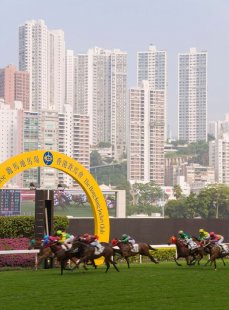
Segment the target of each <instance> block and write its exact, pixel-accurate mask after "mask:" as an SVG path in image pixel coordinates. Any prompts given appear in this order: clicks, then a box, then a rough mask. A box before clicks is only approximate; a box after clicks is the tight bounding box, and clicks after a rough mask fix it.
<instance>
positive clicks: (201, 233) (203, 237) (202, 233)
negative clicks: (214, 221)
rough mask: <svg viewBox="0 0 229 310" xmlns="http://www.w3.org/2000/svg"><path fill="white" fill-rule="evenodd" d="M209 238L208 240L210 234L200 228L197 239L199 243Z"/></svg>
mask: <svg viewBox="0 0 229 310" xmlns="http://www.w3.org/2000/svg"><path fill="white" fill-rule="evenodd" d="M209 238H210V234H209V233H208V232H207V231H205V230H204V229H203V228H201V229H200V230H199V237H198V239H199V241H204V240H208V239H209Z"/></svg>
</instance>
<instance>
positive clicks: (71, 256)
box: [28, 239, 96, 270]
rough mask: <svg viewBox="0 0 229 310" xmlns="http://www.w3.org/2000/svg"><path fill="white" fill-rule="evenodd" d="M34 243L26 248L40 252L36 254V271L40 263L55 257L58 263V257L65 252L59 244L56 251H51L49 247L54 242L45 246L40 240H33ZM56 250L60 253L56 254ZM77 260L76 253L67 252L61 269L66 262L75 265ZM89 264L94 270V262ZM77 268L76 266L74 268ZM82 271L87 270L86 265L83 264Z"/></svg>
mask: <svg viewBox="0 0 229 310" xmlns="http://www.w3.org/2000/svg"><path fill="white" fill-rule="evenodd" d="M34 241H35V242H31V241H30V245H29V247H28V249H29V250H31V249H38V250H40V252H39V253H38V259H37V261H36V262H35V266H34V268H35V269H36V270H37V268H38V266H39V265H40V264H41V262H42V261H44V260H45V259H47V258H55V257H57V261H58V262H60V259H59V256H61V255H64V253H65V250H63V249H62V247H61V244H59V246H58V248H56V249H55V250H56V251H53V250H52V249H51V245H53V244H54V243H55V242H51V241H50V242H49V243H48V244H47V245H44V244H43V241H42V240H41V239H38V240H34ZM57 250H61V252H59V253H58V255H56V254H57V252H58V251H57ZM78 258H79V255H78V254H77V253H71V252H70V251H69V252H67V257H66V260H65V265H64V266H63V268H64V269H65V267H66V264H67V261H68V260H70V261H71V262H72V263H73V264H74V265H76V260H77V259H78ZM91 264H92V265H93V266H94V268H96V265H95V263H94V261H92V262H91ZM76 267H77V266H76ZM83 267H84V269H85V270H87V267H86V264H84V266H83Z"/></svg>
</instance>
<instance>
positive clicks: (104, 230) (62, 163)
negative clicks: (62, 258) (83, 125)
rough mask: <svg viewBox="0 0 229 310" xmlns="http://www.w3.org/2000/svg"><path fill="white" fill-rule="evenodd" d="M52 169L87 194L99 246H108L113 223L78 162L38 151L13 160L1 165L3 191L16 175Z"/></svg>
mask: <svg viewBox="0 0 229 310" xmlns="http://www.w3.org/2000/svg"><path fill="white" fill-rule="evenodd" d="M36 167H51V168H55V169H58V170H61V171H63V172H65V173H67V174H69V175H70V176H71V177H72V178H73V179H74V180H75V181H76V182H77V183H78V184H79V185H80V186H81V187H82V189H83V190H84V192H85V194H86V195H87V198H88V201H89V202H90V204H91V206H92V211H93V215H94V231H95V234H96V235H98V236H99V241H100V242H109V236H110V222H109V215H108V210H107V206H106V202H105V199H104V197H103V194H102V192H101V190H100V188H99V186H98V184H97V182H96V181H95V179H94V178H93V177H92V175H91V174H90V173H89V172H88V171H87V170H86V169H85V168H84V167H83V166H82V165H80V164H79V163H78V162H77V161H76V160H74V159H72V158H70V157H68V156H66V155H64V154H62V153H59V152H54V151H47V150H36V151H31V152H26V153H22V154H19V155H17V156H14V157H12V158H10V159H8V160H6V161H5V162H3V163H2V164H0V188H1V187H2V186H3V185H4V184H5V183H6V182H8V181H9V180H10V179H11V178H13V177H14V176H15V175H16V174H17V173H19V172H22V171H24V170H28V169H31V168H36Z"/></svg>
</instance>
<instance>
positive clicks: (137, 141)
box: [127, 81, 165, 185]
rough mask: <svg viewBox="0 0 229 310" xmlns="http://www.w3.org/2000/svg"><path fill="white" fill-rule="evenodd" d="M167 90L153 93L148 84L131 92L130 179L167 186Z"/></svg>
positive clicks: (133, 181)
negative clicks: (165, 135)
mask: <svg viewBox="0 0 229 310" xmlns="http://www.w3.org/2000/svg"><path fill="white" fill-rule="evenodd" d="M164 95H165V93H164V91H159V90H152V89H150V87H149V82H148V81H143V82H142V87H141V88H140V87H138V88H132V89H130V91H129V109H128V117H127V119H129V124H128V141H129V143H128V147H127V150H128V152H127V158H128V160H127V162H128V180H129V182H130V183H148V182H150V181H154V182H155V183H156V184H158V185H164V171H165V164H164V138H165V137H164V134H165V131H164V125H165V110H164V102H165V98H164Z"/></svg>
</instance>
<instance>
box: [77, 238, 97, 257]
mask: <svg viewBox="0 0 229 310" xmlns="http://www.w3.org/2000/svg"><path fill="white" fill-rule="evenodd" d="M98 239H99V237H98V236H97V235H90V234H87V233H86V234H83V235H81V236H80V237H79V240H80V241H83V242H85V243H87V244H90V245H91V246H93V247H95V249H97V250H98V251H99V253H100V252H102V245H101V244H100V242H99V241H98ZM99 253H96V251H95V254H99Z"/></svg>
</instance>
